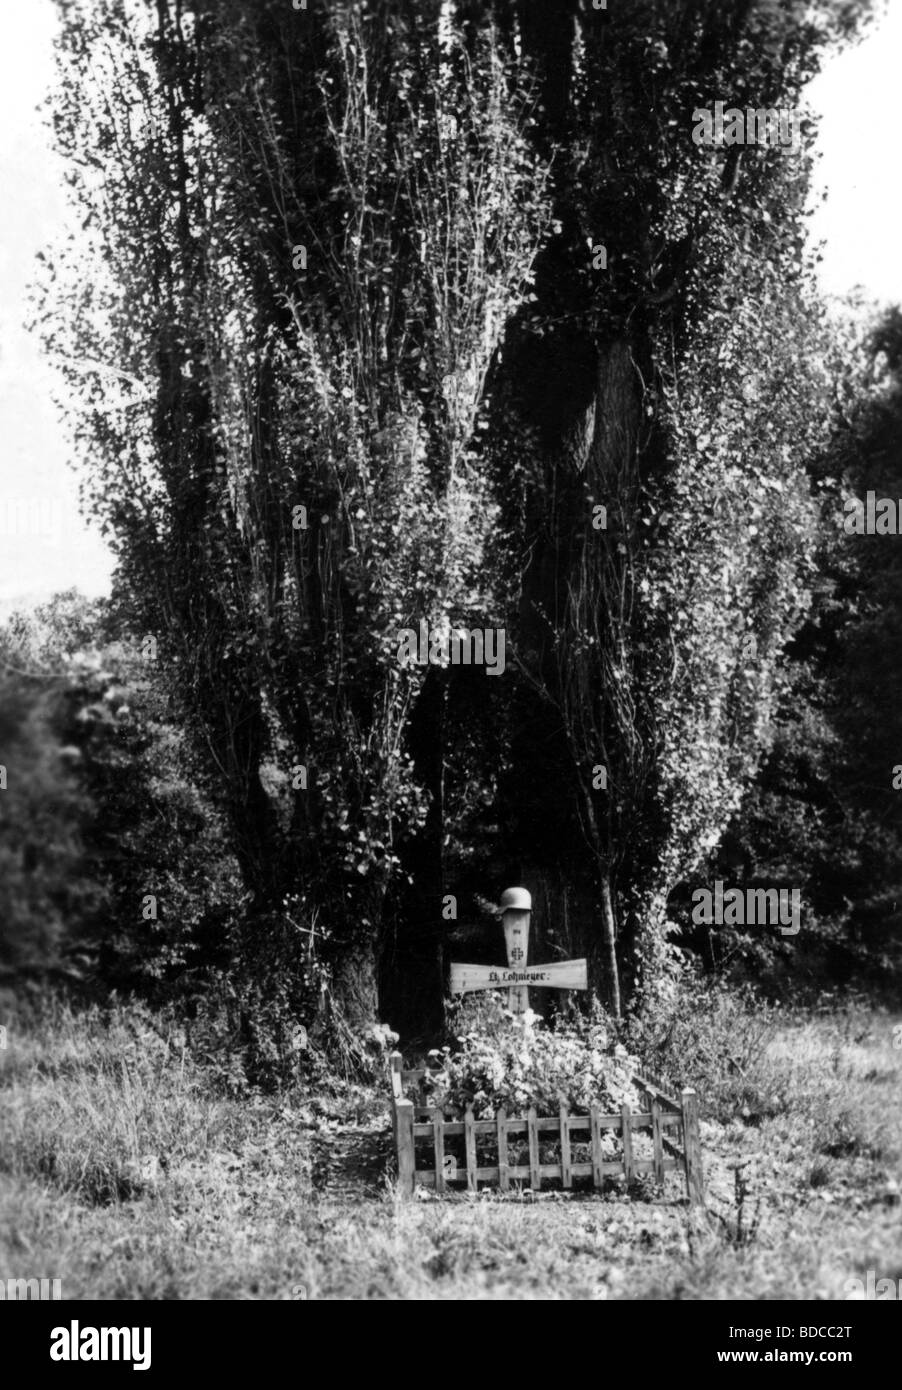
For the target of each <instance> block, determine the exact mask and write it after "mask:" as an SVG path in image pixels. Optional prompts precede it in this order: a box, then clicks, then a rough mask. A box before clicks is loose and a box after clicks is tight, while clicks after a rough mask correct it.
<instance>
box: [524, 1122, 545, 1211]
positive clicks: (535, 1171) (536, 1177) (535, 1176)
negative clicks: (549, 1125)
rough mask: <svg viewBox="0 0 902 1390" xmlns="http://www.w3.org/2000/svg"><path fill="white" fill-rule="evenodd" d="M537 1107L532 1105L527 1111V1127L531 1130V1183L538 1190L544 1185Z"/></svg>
mask: <svg viewBox="0 0 902 1390" xmlns="http://www.w3.org/2000/svg"><path fill="white" fill-rule="evenodd" d="M536 1118H537V1117H536V1108H535V1106H534V1105H531V1106H530V1107H529V1109H528V1110H527V1112H526V1128H527V1130H528V1132H529V1185H530V1187H532V1188H534V1189H535V1191H536V1192H538V1190H539V1188H540V1187H541V1186H542V1174H541V1173H540V1172H539V1130H538V1126H537V1125H536Z"/></svg>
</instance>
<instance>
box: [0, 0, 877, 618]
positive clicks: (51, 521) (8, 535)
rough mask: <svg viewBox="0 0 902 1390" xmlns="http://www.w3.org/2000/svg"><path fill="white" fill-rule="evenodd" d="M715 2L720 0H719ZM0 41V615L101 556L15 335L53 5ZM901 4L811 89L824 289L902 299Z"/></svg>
mask: <svg viewBox="0 0 902 1390" xmlns="http://www.w3.org/2000/svg"><path fill="white" fill-rule="evenodd" d="M726 2H727V0H725V3H726ZM4 21H5V22H4V26H3V40H4V41H3V44H2V47H0V187H2V191H3V204H2V221H0V227H2V231H0V607H3V608H5V607H6V606H7V604H8V602H9V600H10V599H12V598H14V597H19V596H27V597H35V596H38V595H43V594H50V593H53V592H54V591H56V590H59V589H62V588H67V587H69V586H71V585H77V586H78V587H79V588H80V589H82V591H83V592H85V593H88V594H99V593H104V592H105V591H106V590H107V588H108V584H109V573H110V560H109V556H108V553H107V551H106V548H105V546H104V545H103V543H102V541H101V540H100V538H99V536H98V535H97V534H96V533H95V532H94V531H92V530H90V529H88V528H87V527H86V526H85V525H84V524H83V523H82V521H81V520H80V518H79V515H78V509H77V502H76V495H75V485H74V479H73V475H72V472H71V470H70V469H69V467H68V466H67V460H68V458H69V456H70V451H69V448H68V444H67V439H66V435H65V432H64V430H63V428H62V426H61V424H60V422H59V421H58V420H57V418H56V415H55V412H54V410H53V407H52V405H51V402H50V384H51V375H50V370H49V368H48V367H47V366H46V364H44V363H43V362H42V360H41V356H40V352H39V349H38V344H37V342H36V341H33V340H32V339H31V338H30V337H29V335H28V334H27V333H26V331H25V329H24V326H23V321H24V319H25V317H26V315H27V304H26V289H27V286H28V283H29V280H30V279H31V277H32V275H33V267H34V257H35V255H36V253H37V252H38V251H39V250H40V249H41V248H42V247H44V246H46V245H47V244H48V243H50V242H51V241H52V240H53V239H54V237H55V235H57V234H58V231H59V229H60V227H61V226H62V224H63V221H64V201H63V196H62V191H61V186H60V170H59V167H58V166H57V164H56V163H55V161H54V159H53V156H52V154H51V152H50V150H49V148H48V143H47V137H46V132H45V130H44V127H43V124H42V121H41V118H40V116H39V115H38V114H37V112H36V111H35V107H36V106H37V105H38V103H39V102H40V101H41V100H42V98H43V97H44V95H45V93H46V91H47V89H48V86H49V85H50V82H51V80H52V53H51V40H52V35H53V31H54V25H55V11H54V6H53V4H52V0H24V2H23V3H19V4H13V3H11V0H6V6H5V13H4ZM900 60H902V0H890V5H889V10H888V13H887V16H886V18H885V19H884V20H883V21H882V22H881V24H880V26H879V28H877V29H876V30H875V31H874V33H873V34H872V36H871V37H870V38H869V39H867V40H866V42H865V43H863V44H861V45H859V46H858V47H857V48H855V49H852V50H849V51H848V52H846V53H843V54H841V55H840V56H839V57H837V58H836V59H834V60H833V61H832V62H831V63H830V65H829V67H828V68H827V69H826V70H825V71H824V73H822V75H821V76H820V77H819V78H818V79H817V81H816V82H815V83H814V84H813V86H812V88H811V91H810V93H809V100H810V102H811V105H812V106H813V108H814V109H815V111H817V112H818V113H820V115H821V117H822V120H821V134H820V141H819V148H820V150H821V153H822V159H821V161H820V165H819V168H818V186H819V188H820V189H827V190H829V193H830V200H829V204H828V205H827V207H826V208H819V209H818V211H817V213H816V215H815V216H814V217H813V219H812V231H813V234H814V235H815V237H816V238H817V239H818V240H823V241H825V242H826V250H825V259H824V263H823V265H822V267H821V277H822V284H823V287H824V290H825V291H826V292H828V293H831V294H843V293H845V292H846V291H847V290H850V289H852V288H853V287H854V286H856V285H861V286H863V287H864V289H865V291H866V292H867V293H868V294H869V295H870V296H871V297H873V298H875V299H879V300H882V301H894V302H902V250H900V245H899V233H898V218H897V215H896V205H897V203H898V199H899V164H898V159H897V133H898V125H899V122H898V116H897V113H896V109H895V107H896V97H897V83H898V82H899V72H900Z"/></svg>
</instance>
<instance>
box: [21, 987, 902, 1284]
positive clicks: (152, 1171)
mask: <svg viewBox="0 0 902 1390" xmlns="http://www.w3.org/2000/svg"><path fill="white" fill-rule="evenodd" d="M893 1023H894V1020H893V1019H892V1018H891V1017H890V1016H889V1015H887V1014H882V1013H865V1012H845V1013H836V1014H832V1015H827V1016H821V1017H817V1018H813V1019H808V1020H807V1021H806V1020H803V1019H800V1020H798V1021H796V1022H792V1023H788V1024H786V1025H784V1026H782V1027H781V1028H780V1029H779V1030H778V1031H775V1032H774V1035H773V1036H772V1037H771V1039H770V1041H769V1044H768V1047H767V1050H766V1052H765V1053H764V1054H763V1056H762V1057H761V1058H760V1059H759V1061H758V1062H757V1063H756V1069H755V1073H754V1075H749V1074H748V1073H746V1074H745V1075H744V1076H743V1077H742V1078H741V1080H740V1079H737V1083H736V1085H737V1091H736V1101H735V1113H734V1114H733V1116H732V1118H731V1117H730V1113H729V1112H730V1105H729V1103H727V1104H726V1105H724V1102H723V1100H722V1099H721V1102H720V1104H719V1115H720V1118H719V1119H717V1120H714V1119H711V1118H709V1119H707V1120H703V1125H702V1143H703V1150H704V1158H705V1165H706V1174H705V1176H706V1186H707V1190H708V1193H709V1208H710V1213H711V1215H710V1220H709V1222H708V1224H707V1225H698V1224H697V1223H690V1220H689V1218H688V1214H687V1211H686V1208H685V1206H684V1204H683V1202H682V1199H681V1196H680V1190H679V1188H678V1187H676V1186H673V1185H672V1180H671V1185H670V1186H668V1187H667V1188H666V1189H665V1191H664V1192H663V1193H660V1194H654V1193H649V1192H646V1193H644V1194H643V1195H642V1197H641V1198H639V1197H633V1198H630V1199H626V1198H624V1196H623V1195H622V1194H620V1193H617V1192H613V1193H610V1194H606V1195H604V1196H593V1195H589V1194H586V1195H566V1196H565V1195H564V1194H562V1193H555V1192H548V1193H544V1192H543V1194H542V1195H541V1196H540V1197H539V1198H538V1199H536V1198H535V1197H533V1196H532V1195H519V1194H512V1195H510V1196H507V1197H505V1198H501V1197H500V1196H497V1195H496V1196H491V1195H480V1196H479V1197H477V1198H468V1197H463V1196H461V1197H456V1198H452V1199H447V1200H439V1199H435V1198H432V1199H429V1200H418V1201H416V1202H414V1203H411V1204H406V1205H405V1204H402V1203H400V1202H398V1200H397V1198H396V1196H395V1193H394V1190H393V1187H392V1182H391V1174H390V1150H389V1136H388V1114H387V1107H386V1105H385V1100H384V1097H383V1095H382V1094H381V1093H368V1092H366V1091H364V1090H357V1091H352V1090H345V1091H344V1092H343V1093H341V1094H339V1095H338V1097H337V1098H335V1097H333V1098H331V1099H329V1100H322V1101H311V1100H310V1099H309V1098H306V1099H304V1098H292V1099H290V1100H283V1101H278V1102H277V1101H273V1100H271V1099H262V1098H260V1099H250V1100H228V1099H223V1098H221V1097H220V1096H217V1095H216V1094H215V1093H214V1091H213V1090H212V1089H211V1086H210V1083H209V1081H208V1080H207V1078H206V1076H205V1075H204V1073H203V1072H201V1071H200V1070H199V1069H198V1068H197V1067H196V1066H195V1065H194V1064H193V1063H192V1061H191V1060H190V1057H189V1056H188V1055H187V1054H186V1053H185V1052H184V1050H183V1048H182V1045H181V1041H180V1039H179V1038H178V1037H177V1036H173V1037H171V1038H166V1037H161V1036H160V1035H159V1034H158V1033H157V1032H156V1031H155V1030H154V1029H153V1028H152V1027H151V1026H150V1024H149V1022H148V1020H147V1017H146V1016H145V1015H143V1014H140V1013H137V1012H134V1011H128V1010H120V1011H119V1012H117V1013H114V1014H112V1015H111V1016H107V1017H105V1018H104V1017H101V1016H100V1015H99V1014H93V1015H91V1014H89V1015H81V1016H75V1015H73V1014H72V1013H71V1012H70V1011H69V1010H67V1009H66V1008H65V1007H63V1006H54V1007H52V1008H48V1009H45V1010H44V1011H43V1015H42V1017H41V1018H40V1019H39V1021H37V1022H32V1023H30V1024H28V1025H27V1026H26V1025H24V1024H21V1023H17V1021H16V1017H15V1016H13V1017H12V1019H11V1022H10V1026H9V1046H8V1048H7V1050H6V1051H5V1052H2V1053H0V1279H4V1280H5V1279H7V1278H26V1277H27V1278H40V1277H45V1278H59V1279H61V1280H62V1292H63V1297H64V1298H67V1299H68V1298H88V1299H113V1298H128V1299H276V1300H291V1299H300V1298H307V1299H474V1298H479V1299H486V1298H488V1299H536V1298H540V1299H656V1298H657V1299H728V1298H749V1299H762V1298H791V1299H831V1300H832V1299H843V1298H844V1297H846V1290H845V1288H844V1285H845V1282H846V1281H847V1280H848V1279H850V1278H852V1277H853V1276H858V1277H860V1278H862V1279H864V1277H865V1275H866V1272H867V1270H868V1269H872V1270H874V1271H875V1272H876V1276H877V1278H891V1279H894V1280H896V1281H898V1280H900V1279H902V1206H900V1178H902V1111H900V1107H899V1097H900V1091H902V1050H898V1049H895V1048H894V1047H893ZM737 1165H738V1167H737Z"/></svg>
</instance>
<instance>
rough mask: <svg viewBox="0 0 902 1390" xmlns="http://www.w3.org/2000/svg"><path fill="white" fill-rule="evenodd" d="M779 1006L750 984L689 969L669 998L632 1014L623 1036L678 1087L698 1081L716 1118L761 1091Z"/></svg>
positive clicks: (669, 1085) (663, 1077)
mask: <svg viewBox="0 0 902 1390" xmlns="http://www.w3.org/2000/svg"><path fill="white" fill-rule="evenodd" d="M778 1020H782V1015H781V1012H780V1010H779V1008H778V1007H777V1006H775V1005H772V1004H768V1003H767V1002H766V1001H765V1000H763V999H761V998H760V997H759V996H758V995H757V994H756V992H755V990H754V989H752V988H751V987H750V986H745V987H742V988H736V987H733V988H730V987H728V985H727V984H726V983H725V982H724V981H722V980H715V981H714V982H712V983H705V982H703V981H702V980H700V979H699V978H698V977H697V975H696V973H695V971H691V972H690V971H688V970H687V971H686V973H685V974H684V975H683V976H682V978H681V980H680V982H679V984H678V986H677V989H676V992H675V994H674V997H673V999H672V1000H670V1001H669V1002H668V1003H667V1005H666V1006H665V1005H659V1006H658V1007H657V1008H649V1009H646V1011H645V1012H644V1013H643V1014H642V1016H641V1018H640V1017H637V1016H631V1017H630V1018H629V1019H628V1020H627V1022H626V1025H625V1028H624V1030H623V1033H622V1036H623V1040H624V1042H625V1043H626V1045H627V1046H628V1047H630V1048H632V1049H634V1050H635V1051H636V1052H638V1053H639V1054H640V1055H641V1056H642V1058H643V1060H644V1064H645V1066H646V1067H647V1068H648V1072H649V1074H650V1075H654V1076H657V1077H659V1078H660V1079H661V1081H662V1082H663V1083H664V1085H665V1086H666V1087H667V1088H668V1089H669V1090H671V1091H674V1092H676V1091H679V1090H680V1089H681V1088H682V1087H683V1086H693V1087H695V1088H696V1090H697V1091H698V1093H699V1101H700V1103H701V1104H702V1106H703V1108H704V1110H705V1111H707V1113H709V1114H710V1115H712V1117H716V1118H723V1119H727V1118H729V1117H730V1116H731V1115H732V1114H734V1113H735V1111H736V1110H737V1109H739V1108H740V1107H741V1106H742V1104H743V1103H745V1101H746V1100H747V1099H748V1093H749V1090H750V1088H751V1089H752V1090H756V1089H757V1086H756V1078H757V1077H758V1075H759V1073H760V1072H761V1068H762V1063H763V1061H764V1054H765V1051H766V1049H767V1046H768V1044H769V1042H770V1041H771V1040H772V1038H773V1037H774V1036H775V1034H776V1028H777V1021H778Z"/></svg>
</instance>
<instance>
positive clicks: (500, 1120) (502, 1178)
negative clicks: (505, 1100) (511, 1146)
mask: <svg viewBox="0 0 902 1390" xmlns="http://www.w3.org/2000/svg"><path fill="white" fill-rule="evenodd" d="M495 1125H496V1127H497V1130H498V1186H499V1187H500V1188H501V1191H502V1192H507V1191H508V1189H509V1187H510V1185H511V1178H510V1171H509V1164H508V1161H507V1112H506V1110H505V1109H504V1106H503V1105H502V1107H501V1108H500V1110H499V1111H498V1113H497V1115H496V1116H495Z"/></svg>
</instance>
